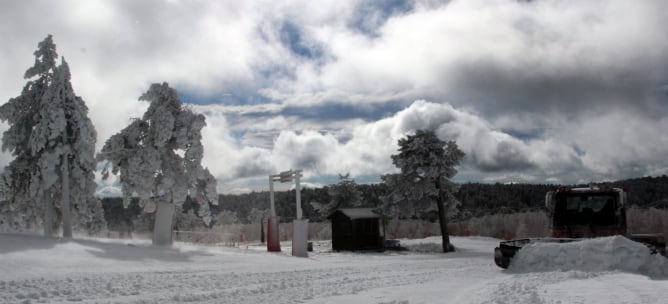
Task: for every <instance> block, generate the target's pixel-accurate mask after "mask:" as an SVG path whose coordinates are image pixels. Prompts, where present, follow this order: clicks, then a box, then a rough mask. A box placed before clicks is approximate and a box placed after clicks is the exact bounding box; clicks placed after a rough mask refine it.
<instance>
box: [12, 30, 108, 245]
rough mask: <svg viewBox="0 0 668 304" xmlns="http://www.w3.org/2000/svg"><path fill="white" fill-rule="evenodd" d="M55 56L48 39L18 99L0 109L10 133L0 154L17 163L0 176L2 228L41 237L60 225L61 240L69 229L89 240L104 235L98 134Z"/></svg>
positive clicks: (69, 235)
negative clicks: (34, 231) (39, 232)
mask: <svg viewBox="0 0 668 304" xmlns="http://www.w3.org/2000/svg"><path fill="white" fill-rule="evenodd" d="M57 58H58V54H57V53H56V46H55V44H54V43H53V39H52V36H51V35H49V36H47V38H46V39H44V41H42V42H40V43H39V45H38V50H37V51H36V52H35V64H34V66H33V67H31V68H30V69H28V71H26V74H25V78H26V79H29V81H28V83H27V84H26V86H25V87H24V89H23V92H22V94H21V95H20V96H18V97H16V98H12V99H10V100H9V101H8V102H7V103H6V104H4V105H3V106H2V107H0V119H2V120H3V121H7V122H9V124H10V128H9V129H8V130H7V131H6V132H5V133H4V134H3V150H10V151H11V152H12V154H13V155H14V156H15V157H16V158H15V159H14V160H13V161H12V162H11V163H10V164H9V165H8V166H7V167H6V168H5V171H4V172H3V174H2V183H1V184H0V189H1V191H0V195H2V202H1V203H0V204H2V206H3V207H2V209H3V211H8V212H7V213H5V212H2V214H3V215H4V219H3V223H4V224H5V225H6V226H9V227H10V228H14V229H21V228H31V227H33V226H38V225H42V226H43V227H44V232H45V234H46V235H51V234H52V229H53V228H54V227H55V226H58V223H59V221H54V219H58V218H62V220H63V235H64V236H65V237H71V236H72V228H73V227H74V228H82V229H85V230H87V231H88V232H89V233H95V232H98V231H100V230H101V229H103V228H104V227H105V224H104V217H103V214H102V206H101V203H100V201H99V200H97V199H96V198H95V197H94V193H95V187H96V184H95V180H94V179H95V177H94V170H95V160H94V156H95V154H94V153H95V152H94V150H95V142H96V137H97V133H96V132H95V128H94V127H93V124H92V122H91V120H90V119H89V118H88V108H87V107H86V105H85V103H84V101H83V100H82V99H81V97H79V96H76V95H75V93H74V90H73V88H72V85H71V83H70V70H69V67H68V65H67V63H66V62H65V60H64V59H62V62H61V64H60V65H59V66H56V60H57Z"/></svg>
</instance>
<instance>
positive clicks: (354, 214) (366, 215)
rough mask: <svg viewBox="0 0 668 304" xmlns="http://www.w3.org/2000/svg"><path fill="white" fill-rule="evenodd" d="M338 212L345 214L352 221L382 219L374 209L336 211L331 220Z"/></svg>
mask: <svg viewBox="0 0 668 304" xmlns="http://www.w3.org/2000/svg"><path fill="white" fill-rule="evenodd" d="M338 212H341V213H343V215H345V216H346V217H348V218H350V219H351V220H357V219H374V218H380V215H378V214H377V213H375V212H373V208H349V209H339V210H336V211H335V212H334V213H332V215H330V216H329V218H331V217H332V216H333V215H334V214H336V213H338Z"/></svg>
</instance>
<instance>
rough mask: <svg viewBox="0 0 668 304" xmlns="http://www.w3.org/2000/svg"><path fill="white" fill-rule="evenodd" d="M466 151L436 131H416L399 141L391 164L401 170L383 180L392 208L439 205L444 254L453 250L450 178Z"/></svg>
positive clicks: (455, 171)
mask: <svg viewBox="0 0 668 304" xmlns="http://www.w3.org/2000/svg"><path fill="white" fill-rule="evenodd" d="M463 157H464V152H462V151H461V150H460V149H459V148H458V147H457V144H456V143H455V142H454V141H448V142H444V141H442V140H440V139H439V138H438V137H437V136H436V134H435V133H434V131H431V130H417V131H416V132H415V134H414V135H408V136H407V137H406V138H402V139H400V140H399V154H395V155H392V163H393V164H394V165H395V166H396V167H397V168H399V169H400V170H401V172H400V173H397V174H388V175H384V176H382V177H381V178H382V179H383V182H385V183H386V184H387V185H388V189H389V191H390V193H389V194H388V195H387V196H386V201H387V204H388V205H389V206H390V208H392V207H395V206H397V205H398V204H402V203H403V204H416V203H418V204H419V203H427V204H436V207H437V209H438V215H439V223H440V226H441V235H442V237H443V252H448V251H452V250H453V249H454V247H453V246H451V245H450V236H449V234H448V209H449V208H450V207H452V205H454V204H456V202H457V201H456V199H455V198H454V196H453V195H452V193H453V188H454V184H453V183H452V182H451V181H450V179H451V178H452V177H453V176H455V174H457V169H455V166H457V165H459V163H460V162H461V160H462V158H463Z"/></svg>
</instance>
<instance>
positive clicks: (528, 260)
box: [508, 236, 668, 279]
mask: <svg viewBox="0 0 668 304" xmlns="http://www.w3.org/2000/svg"><path fill="white" fill-rule="evenodd" d="M508 270H509V271H511V272H519V273H523V272H546V271H569V270H580V271H587V272H604V271H624V272H631V273H636V274H642V275H647V276H649V277H651V278H664V279H665V278H668V259H666V258H665V257H663V256H661V255H657V254H651V252H650V250H649V248H647V247H646V246H645V245H643V244H640V243H637V242H634V241H632V240H630V239H628V238H626V237H623V236H611V237H604V238H595V239H590V240H583V241H577V242H572V243H548V242H537V243H532V244H529V245H527V246H525V247H524V248H522V249H521V250H520V251H519V252H517V254H516V255H515V257H514V258H513V261H512V262H511V264H510V267H508Z"/></svg>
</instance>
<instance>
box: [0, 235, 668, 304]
mask: <svg viewBox="0 0 668 304" xmlns="http://www.w3.org/2000/svg"><path fill="white" fill-rule="evenodd" d="M453 242H454V244H455V245H456V246H457V249H458V251H457V252H455V253H449V254H447V255H444V254H440V253H431V251H433V250H434V249H436V248H438V247H440V246H439V245H438V238H429V239H425V240H403V241H402V244H405V245H410V246H411V247H412V248H413V249H414V250H417V251H423V252H425V253H420V252H414V251H411V252H402V253H394V252H386V253H364V254H354V253H333V252H330V251H329V249H328V248H329V247H328V244H327V243H323V244H321V246H316V248H315V249H316V250H315V252H313V253H311V255H310V257H309V258H296V257H291V256H289V254H288V253H289V252H290V248H286V247H284V248H283V250H284V253H278V254H274V253H267V252H265V251H264V250H263V248H261V247H257V246H248V247H246V246H243V247H242V248H228V247H206V246H194V245H187V244H176V245H175V246H174V247H173V248H155V247H152V246H150V245H149V244H148V243H147V242H146V241H111V240H102V239H95V240H75V241H69V242H68V241H63V240H60V239H47V238H42V237H35V236H18V235H9V234H0V302H2V303H72V302H79V303H347V304H352V303H388V304H389V303H394V304H399V303H402V304H403V303H410V304H414V303H662V302H664V301H665V299H666V298H668V281H667V280H663V279H661V278H656V277H653V278H650V277H648V276H646V275H644V274H642V273H632V272H620V271H616V270H614V269H603V271H596V272H594V271H590V272H583V271H577V270H569V271H558V270H555V271H544V272H534V273H531V272H516V273H514V272H512V270H501V269H500V268H498V267H496V266H495V265H494V263H493V259H492V251H493V247H494V246H495V245H496V243H497V240H495V239H490V238H453ZM286 245H287V244H286ZM316 245H318V244H316ZM654 266H656V267H662V266H661V265H658V266H657V265H654Z"/></svg>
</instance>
